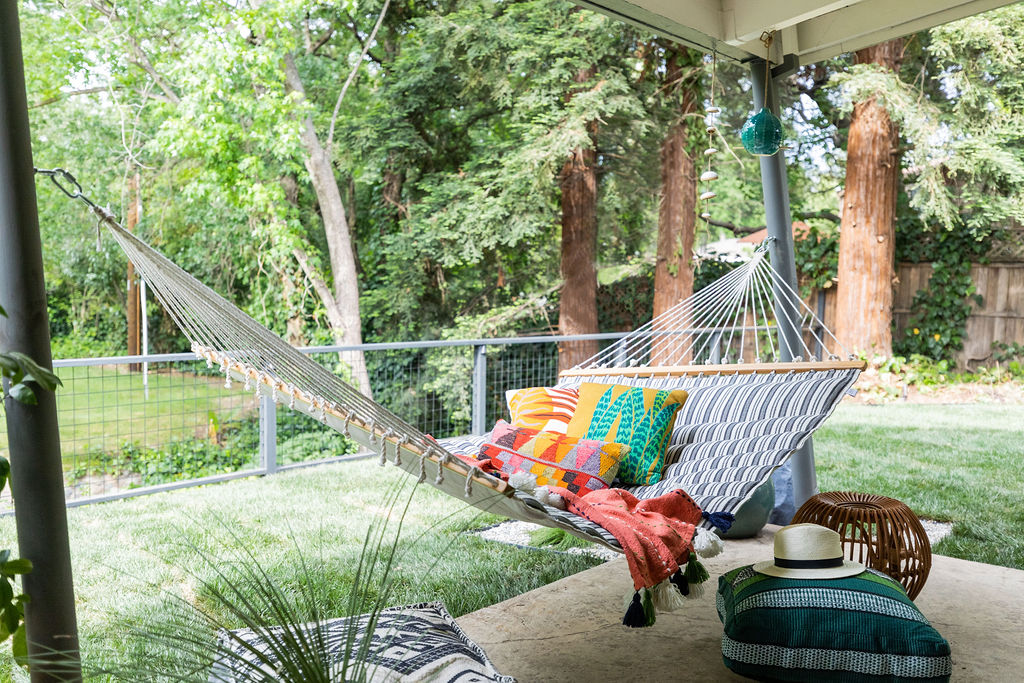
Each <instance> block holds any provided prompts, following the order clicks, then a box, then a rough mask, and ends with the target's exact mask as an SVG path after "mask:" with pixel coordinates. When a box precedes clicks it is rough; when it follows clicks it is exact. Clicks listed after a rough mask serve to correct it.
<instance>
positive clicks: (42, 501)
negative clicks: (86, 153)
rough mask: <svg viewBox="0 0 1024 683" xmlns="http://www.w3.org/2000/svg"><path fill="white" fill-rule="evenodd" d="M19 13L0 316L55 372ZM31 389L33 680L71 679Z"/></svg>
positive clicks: (9, 8)
mask: <svg viewBox="0 0 1024 683" xmlns="http://www.w3.org/2000/svg"><path fill="white" fill-rule="evenodd" d="M17 8H18V3H17V2H15V1H14V0H4V1H3V2H0V305H2V306H3V307H4V308H5V309H6V310H7V314H8V316H9V317H8V318H6V319H3V318H0V348H2V349H4V350H5V351H11V350H13V351H21V352H23V353H25V354H28V355H29V356H31V357H32V358H33V359H34V360H35V361H36V362H37V363H38V364H39V365H41V366H42V367H44V368H51V367H52V358H51V357H50V324H49V320H48V319H47V314H46V288H45V285H44V282H43V255H42V244H41V242H40V237H39V216H38V213H37V210H36V190H35V176H34V173H33V169H32V144H31V138H30V136H29V126H28V108H27V102H26V98H25V73H24V64H23V62H22V55H21V35H20V28H19V25H18V9H17ZM33 388H35V389H36V396H37V398H38V400H39V403H38V404H37V405H34V406H33V405H25V404H23V403H19V402H17V401H14V400H12V399H8V400H5V401H4V406H5V411H6V414H7V440H8V444H9V449H10V453H11V490H12V493H13V495H14V500H15V509H16V523H17V529H18V548H19V552H20V553H21V556H22V557H24V558H27V559H29V560H31V561H32V566H33V569H32V572H31V573H29V574H27V575H26V576H25V577H24V581H23V587H24V590H25V593H26V594H28V595H29V597H30V598H31V600H30V601H29V602H28V604H26V605H25V626H26V634H27V638H28V652H29V656H30V658H32V659H33V666H32V681H33V683H43V682H44V681H45V682H46V683H49V682H50V681H58V680H61V681H64V680H72V681H75V680H81V677H82V672H81V665H80V663H79V655H78V625H77V620H76V618H75V594H74V588H73V585H72V580H71V549H70V545H69V543H68V523H67V513H66V511H65V509H64V473H63V470H62V467H61V457H60V436H59V434H58V432H57V402H56V398H55V397H54V395H53V393H52V392H49V391H43V390H41V389H39V388H38V387H33ZM58 661H59V662H60V664H57V663H56V662H58Z"/></svg>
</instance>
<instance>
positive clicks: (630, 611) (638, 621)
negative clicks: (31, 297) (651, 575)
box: [622, 588, 657, 628]
mask: <svg viewBox="0 0 1024 683" xmlns="http://www.w3.org/2000/svg"><path fill="white" fill-rule="evenodd" d="M656 618H657V617H656V615H655V612H654V600H653V599H652V596H651V591H650V590H649V589H647V588H641V589H640V590H638V591H636V592H634V593H633V597H632V598H630V599H629V607H627V608H626V614H625V616H623V617H622V625H623V626H628V627H630V628H646V627H648V626H653V625H654V621H655V619H656Z"/></svg>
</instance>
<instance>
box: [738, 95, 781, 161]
mask: <svg viewBox="0 0 1024 683" xmlns="http://www.w3.org/2000/svg"><path fill="white" fill-rule="evenodd" d="M740 140H742V141H743V148H744V149H746V150H747V151H748V152H750V153H751V154H753V155H754V156H759V157H770V156H771V155H773V154H775V153H776V152H778V151H779V147H781V146H782V121H779V117H777V116H776V115H775V114H773V113H771V112H770V111H768V109H767V108H765V107H762V108H761V111H759V112H757V113H756V114H754V115H753V116H751V117H750V118H749V119H747V122H746V123H744V124H743V128H741V129H740Z"/></svg>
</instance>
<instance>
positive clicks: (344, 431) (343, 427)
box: [341, 408, 352, 436]
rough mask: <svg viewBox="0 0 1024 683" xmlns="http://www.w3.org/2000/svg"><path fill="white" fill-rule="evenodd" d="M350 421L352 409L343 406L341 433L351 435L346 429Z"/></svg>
mask: <svg viewBox="0 0 1024 683" xmlns="http://www.w3.org/2000/svg"><path fill="white" fill-rule="evenodd" d="M351 421H352V411H351V410H349V409H348V408H345V422H344V424H343V425H342V427H341V433H342V434H344V435H345V436H352V434H351V433H350V432H349V431H348V423H349V422H351Z"/></svg>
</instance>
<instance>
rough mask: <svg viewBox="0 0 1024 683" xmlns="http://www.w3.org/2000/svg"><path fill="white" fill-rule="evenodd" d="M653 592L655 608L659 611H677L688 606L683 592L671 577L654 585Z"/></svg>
mask: <svg viewBox="0 0 1024 683" xmlns="http://www.w3.org/2000/svg"><path fill="white" fill-rule="evenodd" d="M677 573H678V572H677ZM651 593H653V594H654V595H653V602H654V608H655V609H656V610H657V611H659V612H675V611H676V610H679V609H682V608H684V607H686V598H685V597H684V595H683V592H682V591H681V590H680V589H679V587H678V586H677V585H676V584H675V583H674V582H673V581H672V579H670V578H669V579H665V580H664V581H662V582H661V583H659V584H658V585H657V586H654V587H653V588H652V589H651Z"/></svg>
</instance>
